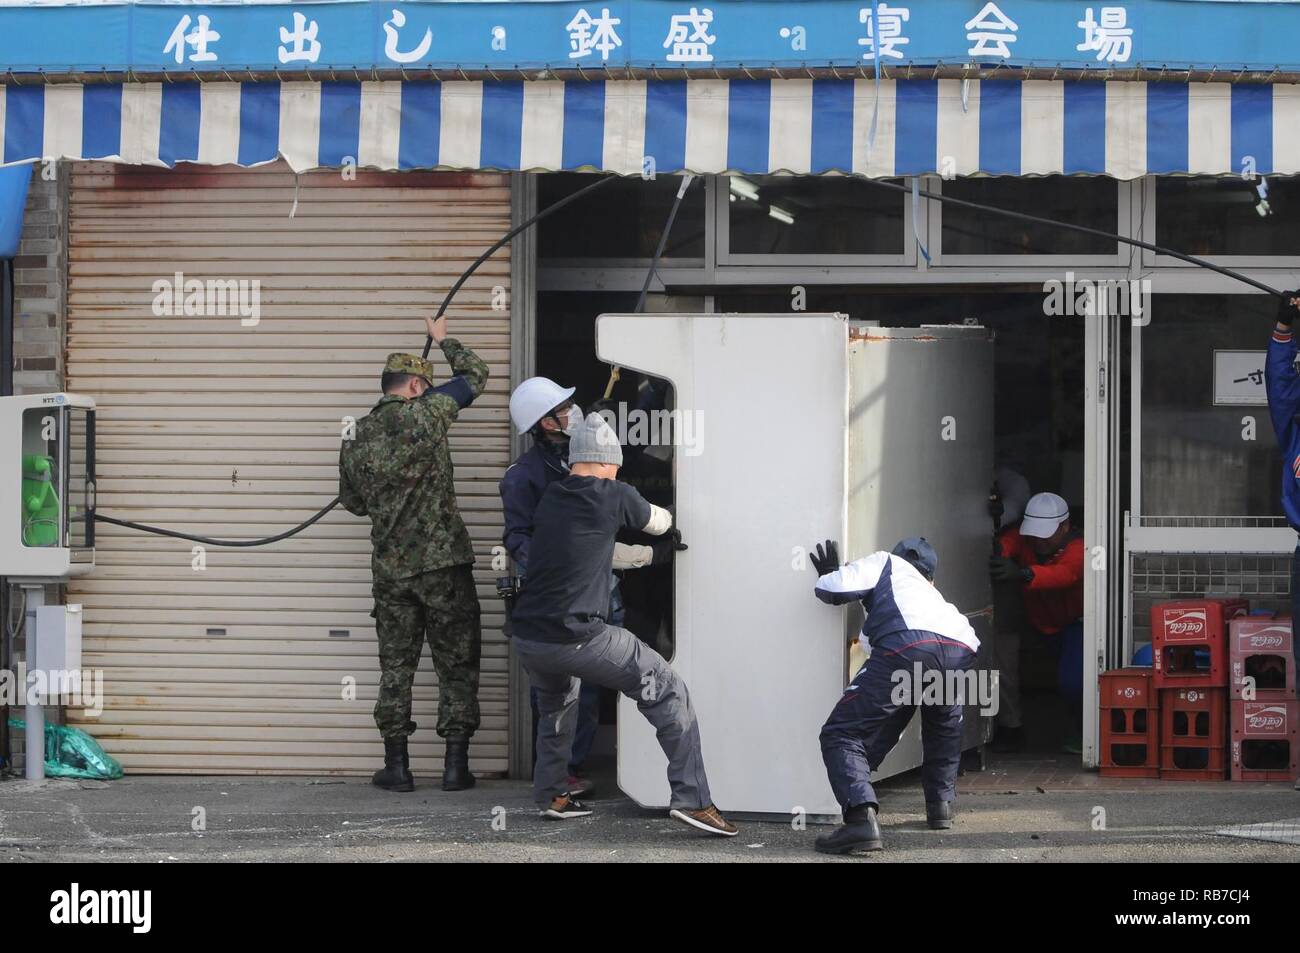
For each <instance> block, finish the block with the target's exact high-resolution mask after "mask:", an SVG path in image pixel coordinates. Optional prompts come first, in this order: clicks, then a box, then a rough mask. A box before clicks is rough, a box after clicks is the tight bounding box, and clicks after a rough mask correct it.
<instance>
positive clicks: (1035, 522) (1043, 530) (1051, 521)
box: [1020, 493, 1070, 539]
mask: <svg viewBox="0 0 1300 953" xmlns="http://www.w3.org/2000/svg"><path fill="white" fill-rule="evenodd" d="M1069 518H1070V505H1069V504H1068V503H1066V502H1065V500H1063V499H1061V498H1060V497H1059V496H1057V495H1056V494H1055V493H1035V494H1034V495H1033V496H1031V497H1030V498H1029V502H1028V503H1026V504H1025V519H1024V522H1022V523H1021V524H1020V535H1021V536H1034V537H1037V538H1038V539H1047V537H1049V536H1051V535H1052V534H1053V533H1055V532H1056V529H1057V527H1058V526H1060V525H1061V524H1062V523H1064V522H1065V521H1066V520H1068V519H1069Z"/></svg>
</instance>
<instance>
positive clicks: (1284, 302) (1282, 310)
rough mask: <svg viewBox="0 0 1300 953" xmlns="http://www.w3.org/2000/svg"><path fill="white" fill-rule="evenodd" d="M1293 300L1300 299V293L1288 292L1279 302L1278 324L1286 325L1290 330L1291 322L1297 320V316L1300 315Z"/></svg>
mask: <svg viewBox="0 0 1300 953" xmlns="http://www.w3.org/2000/svg"><path fill="white" fill-rule="evenodd" d="M1292 298H1300V291H1288V292H1286V293H1284V294H1283V295H1282V297H1281V298H1279V299H1278V302H1277V323H1278V324H1285V325H1286V326H1287V327H1288V328H1289V327H1291V322H1292V321H1294V320H1295V319H1296V316H1297V314H1300V312H1297V311H1296V308H1295V305H1293V304H1292V303H1291V299H1292Z"/></svg>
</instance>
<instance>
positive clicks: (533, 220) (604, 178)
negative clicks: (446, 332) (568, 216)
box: [420, 175, 618, 358]
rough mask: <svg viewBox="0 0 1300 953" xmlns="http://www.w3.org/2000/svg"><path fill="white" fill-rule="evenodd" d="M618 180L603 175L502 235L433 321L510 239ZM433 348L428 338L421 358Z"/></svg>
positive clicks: (458, 282) (467, 273)
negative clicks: (553, 213) (475, 273)
mask: <svg viewBox="0 0 1300 953" xmlns="http://www.w3.org/2000/svg"><path fill="white" fill-rule="evenodd" d="M617 178H618V176H616V175H603V176H601V177H600V178H598V179H597V180H596V181H595V182H593V183H591V185H584V186H583V187H582V188H580V189H578V191H576V192H574V193H573V194H572V195H566V196H565V197H564V198H562V199H560V200H559V201H558V202H552V203H551V204H550V205H548V206H546V208H544V209H542V210H541V211H540V212H538V213H537V214H536V215H534V216H533V217H532V218H530V219H528V221H526V222H524V223H523V224H522V225H516V226H515V227H514V228H512V229H510V231H508V232H506V233H505V234H504V235H502V236H501V239H500V240H499V241H498V242H496V243H495V244H494V245H493V246H492V247H491V248H489V249H488V250H487V251H485V252H484V253H483V254H481V255H479V256H478V258H477V259H475V261H474V264H472V265H470V266H469V267H468V268H466V269H465V271H464V272H463V273H462V274H461V276H460V277H459V278H457V279H456V283H455V284H454V285H452V286H451V288H450V289H449V290H448V291H447V296H446V297H445V298H443V299H442V304H441V305H440V306H439V308H438V313H437V314H435V315H434V316H433V320H435V321H437V320H438V319H439V318H441V317H442V316H443V314H444V313H446V311H447V306H448V305H449V304H451V299H452V298H454V297H455V296H456V292H457V291H459V290H460V289H461V286H462V285H464V284H465V282H467V281H469V277H470V275H472V274H474V272H476V271H478V266H479V265H481V264H483V262H485V261H487V260H488V259H489V258H491V257H492V256H493V255H495V254H496V253H497V250H498V249H500V248H501V247H502V246H503V245H505V244H506V242H508V241H510V239H512V238H514V237H515V236H516V235H518V234H519V233H520V232H522V231H523V230H524V229H525V228H530V227H531V226H533V225H536V224H537V223H538V222H540V221H541V220H542V219H544V218H546V216H548V215H550V214H551V213H552V212H558V211H559V210H560V209H562V208H564V206H566V205H568V204H569V203H570V202H574V201H577V200H578V199H580V198H582V197H583V196H584V195H586V194H587V193H588V192H593V191H595V190H596V189H598V188H600V187H601V186H602V185H605V184H606V183H608V182H613V181H614V180H616V179H617ZM432 346H433V338H432V337H427V336H426V337H425V339H424V350H423V351H421V352H420V356H421V357H425V358H427V357H428V356H429V348H430V347H432Z"/></svg>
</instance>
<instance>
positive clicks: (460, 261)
mask: <svg viewBox="0 0 1300 953" xmlns="http://www.w3.org/2000/svg"><path fill="white" fill-rule="evenodd" d="M294 198H295V180H294V176H293V174H292V173H291V172H289V171H288V169H287V168H286V167H284V166H283V165H279V164H277V165H274V166H269V167H263V168H258V169H237V168H207V167H188V168H184V167H183V168H178V169H176V170H174V171H168V170H158V169H145V168H131V167H125V166H113V165H108V164H101V163H78V164H77V165H76V166H75V167H74V172H73V178H72V182H71V206H70V214H69V219H70V241H69V244H70V256H69V287H68V383H67V386H68V389H69V390H71V391H74V392H84V393H87V394H91V395H93V396H94V397H95V398H96V399H97V400H98V402H99V415H98V441H97V447H98V477H99V506H100V508H101V509H102V510H103V511H105V512H106V513H109V514H111V515H116V516H118V517H123V518H127V519H133V520H138V521H142V522H146V523H152V524H155V525H162V526H168V527H176V528H183V529H185V530H187V531H190V532H194V533H198V534H201V535H208V536H219V537H232V536H233V537H238V536H249V537H251V536H263V535H269V534H271V533H274V532H277V531H279V530H281V529H284V528H287V527H289V526H291V525H293V524H295V523H298V522H300V521H301V520H303V519H305V518H306V517H307V516H308V515H310V514H311V513H312V512H314V511H315V510H317V509H318V508H319V507H321V506H322V505H324V503H325V502H326V501H328V500H329V499H330V498H332V497H333V496H334V495H335V494H336V493H337V491H338V483H337V473H338V471H337V461H338V449H339V442H340V436H341V420H342V418H343V417H344V416H345V415H354V416H356V417H360V416H361V415H363V414H365V413H366V412H367V411H368V410H369V408H370V407H371V406H372V405H373V403H374V402H375V400H377V399H378V396H379V394H378V386H379V384H378V380H379V373H380V370H381V367H382V362H383V359H384V357H385V355H387V354H388V353H389V352H390V351H395V350H405V351H412V350H415V351H417V353H418V348H419V347H421V346H422V344H423V340H424V339H423V331H422V324H421V322H420V318H421V317H422V316H423V315H425V314H429V313H431V312H432V310H433V309H434V308H435V307H436V305H437V303H438V302H439V301H440V300H441V298H442V295H443V294H444V293H445V291H446V289H447V288H448V287H449V286H450V284H451V282H452V281H454V280H455V278H456V277H457V276H458V275H459V274H460V273H461V272H462V271H463V269H464V268H465V267H466V266H467V265H468V264H469V263H470V262H471V261H472V260H473V259H474V258H475V257H476V256H477V255H479V254H481V253H482V251H483V250H484V249H485V248H486V247H487V246H488V245H489V244H490V243H491V242H492V241H493V240H495V239H496V238H498V237H500V235H501V234H502V233H503V232H505V231H506V229H508V228H509V225H510V190H509V180H508V179H507V178H505V177H504V176H501V175H494V174H458V173H366V172H361V173H358V174H357V175H356V178H355V180H347V179H345V178H344V177H343V176H342V175H340V174H339V173H338V172H320V173H313V174H309V175H303V176H302V177H301V189H300V192H299V193H298V206H297V211H296V213H295V214H294V216H293V217H291V216H290V209H291V207H292V206H293V203H294ZM509 266H510V262H509V255H508V250H506V251H503V252H501V253H500V254H498V255H497V256H496V257H494V258H493V259H492V260H491V261H490V262H488V263H487V264H485V265H484V266H483V267H482V268H481V269H480V270H479V272H478V273H477V275H476V276H475V277H474V278H473V279H471V280H470V282H469V284H468V285H467V286H466V287H465V288H464V289H463V290H462V291H461V292H460V294H459V295H458V296H457V299H456V302H455V303H454V304H453V306H452V309H451V312H450V315H451V328H452V332H453V334H455V335H456V336H457V337H459V338H460V339H461V340H463V341H464V342H465V343H466V344H467V345H469V346H470V347H472V348H474V349H475V350H476V351H477V352H478V353H479V354H480V355H481V356H483V358H484V359H485V360H486V361H487V362H488V363H489V365H490V366H491V370H492V378H491V381H490V383H489V385H488V391H487V393H486V394H484V395H483V397H481V398H480V399H479V400H478V401H477V402H476V403H475V405H474V406H473V407H472V408H471V409H469V410H468V411H467V412H466V413H465V414H463V415H462V417H461V419H460V420H459V421H458V422H457V424H456V425H455V427H454V428H453V430H452V447H453V458H454V461H455V465H456V490H457V493H458V495H459V500H460V506H461V510H462V512H463V514H464V516H465V521H466V523H467V524H468V525H469V528H470V533H471V535H472V536H473V539H474V543H475V548H476V551H477V552H478V555H479V562H478V567H477V568H478V582H479V587H478V588H479V598H480V601H481V603H482V605H483V610H484V617H483V622H484V658H483V666H482V670H483V675H482V690H481V693H480V699H481V701H482V708H483V727H482V729H481V730H480V732H479V734H478V735H477V736H476V739H475V744H474V746H473V748H472V755H473V767H474V768H475V770H477V771H480V772H503V771H505V770H506V766H507V764H506V758H507V752H506V744H507V740H506V721H507V719H506V705H507V685H506V681H507V674H506V673H507V669H506V646H505V642H504V639H503V638H502V635H501V623H502V615H501V606H500V602H499V600H498V599H497V598H496V594H495V586H494V585H493V579H494V575H495V574H494V573H493V572H492V571H491V569H490V567H489V558H490V553H491V548H492V547H493V546H494V545H496V544H498V543H499V542H500V538H501V512H500V505H499V500H498V497H497V490H496V484H497V480H498V479H499V478H500V475H501V473H502V471H503V470H504V468H505V466H506V465H507V464H508V463H509V455H510V434H509V429H508V427H509V423H508V415H507V409H506V401H507V393H508V388H509V359H510V316H509V310H508V308H505V307H501V300H502V299H501V298H500V297H499V296H498V299H497V301H496V304H497V306H498V307H497V309H494V308H493V303H494V302H493V293H494V289H496V288H501V289H506V288H508V286H509V274H510V273H509ZM176 272H182V273H183V274H184V276H185V278H186V279H190V278H198V279H201V280H204V281H207V280H208V279H213V280H228V279H236V280H238V279H247V280H249V281H251V280H253V279H257V280H259V281H260V282H261V316H260V323H259V324H257V325H256V326H254V327H245V326H242V325H241V321H240V318H239V317H238V316H233V315H232V316H226V317H221V316H205V317H198V316H192V317H186V316H183V315H182V316H165V315H164V316H156V315H155V314H154V312H153V307H152V303H153V301H154V297H155V293H154V290H153V283H154V282H155V281H156V280H158V279H168V280H173V281H174V275H175V273H176ZM498 295H499V293H498ZM434 350H435V352H436V350H437V349H436V348H435V349H434ZM434 356H435V359H437V360H438V361H439V362H441V357H440V356H438V355H437V354H435V355H434ZM368 533H369V523H368V522H367V521H364V520H360V519H356V518H354V517H352V516H351V515H349V514H347V513H345V512H343V511H342V510H341V509H340V510H337V511H335V512H334V513H331V514H330V515H329V516H327V517H326V518H325V519H324V520H323V521H322V522H321V523H319V524H317V525H316V526H314V527H312V528H311V529H309V530H308V531H306V532H305V533H303V534H302V535H300V536H297V537H294V538H293V539H290V540H287V541H284V542H280V543H276V544H273V545H271V546H267V547H262V548H253V549H219V548H215V547H209V548H208V549H207V552H206V558H207V568H206V569H205V570H203V571H196V570H195V569H194V568H192V565H191V563H192V558H193V557H192V555H191V544H189V543H186V542H183V541H181V540H175V539H166V538H162V537H159V536H153V535H143V534H141V533H138V532H134V531H131V530H125V529H120V528H117V527H113V526H110V525H107V524H100V526H99V531H98V540H97V561H98V567H97V568H96V570H95V572H94V573H93V574H91V575H90V576H88V577H85V578H82V579H78V580H76V581H75V583H74V584H73V585H71V586H70V587H69V588H70V591H69V596H68V598H69V601H73V602H82V603H84V605H85V630H84V633H85V664H86V666H87V667H96V668H102V669H103V670H104V677H105V695H106V704H105V711H104V714H103V715H102V717H100V718H98V719H97V720H87V719H81V720H79V722H78V723H80V724H82V725H83V726H85V727H86V728H88V729H89V730H91V732H92V733H93V734H94V735H95V736H96V737H97V738H98V739H99V740H100V741H101V742H102V743H103V745H104V747H105V748H106V749H107V750H108V751H109V752H110V753H111V754H112V755H113V756H114V757H116V758H118V759H119V760H120V761H121V762H122V764H123V766H124V767H125V768H126V770H127V771H132V772H142V773H143V772H154V773H331V774H362V773H366V772H369V771H372V770H374V768H375V767H376V766H377V763H378V762H379V761H380V760H381V758H382V752H383V749H382V746H381V744H380V741H379V736H378V734H377V732H376V730H375V726H374V722H373V720H372V717H371V709H372V707H373V705H374V699H375V693H376V689H377V685H378V678H379V667H378V661H377V659H376V648H375V633H374V627H373V620H372V619H371V617H370V614H369V613H370V608H371V601H370V570H369V558H370V542H369V538H368ZM223 631H224V634H222V632H223ZM342 633H346V635H344V634H342ZM349 676H351V677H354V678H355V679H356V699H355V700H353V701H349V700H345V698H344V697H343V696H344V683H345V679H346V678H347V677H349ZM436 703H437V686H436V678H435V676H434V674H433V668H432V665H431V663H430V660H429V657H428V650H427V649H426V650H425V653H424V659H423V661H422V663H421V667H420V671H419V674H418V676H417V678H416V687H415V713H414V718H415V720H416V721H417V722H418V723H419V725H420V728H419V730H418V731H417V732H416V734H415V737H414V739H413V740H414V746H413V748H412V751H411V757H412V769H413V770H414V771H416V772H417V773H423V774H425V775H426V776H427V775H428V774H429V773H431V772H433V771H434V770H435V768H436V770H438V771H440V770H441V756H442V746H441V740H440V739H439V738H438V737H437V735H436V734H435V733H434V730H433V729H434V724H435V711H436ZM435 759H437V760H435Z"/></svg>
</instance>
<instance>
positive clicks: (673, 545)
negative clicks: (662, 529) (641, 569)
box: [650, 526, 689, 566]
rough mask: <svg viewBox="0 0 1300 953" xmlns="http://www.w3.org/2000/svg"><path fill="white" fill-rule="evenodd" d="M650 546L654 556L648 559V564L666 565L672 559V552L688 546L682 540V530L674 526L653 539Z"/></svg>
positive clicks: (677, 551)
mask: <svg viewBox="0 0 1300 953" xmlns="http://www.w3.org/2000/svg"><path fill="white" fill-rule="evenodd" d="M650 548H651V549H652V550H653V551H654V558H652V559H651V560H650V565H651V566H666V565H668V563H670V562H672V561H673V553H679V552H681V551H682V550H684V549H688V548H689V547H688V546H687V545H686V544H685V543H683V542H682V531H681V530H679V529H677V527H675V526H674V527H673V528H672V529H670V530H669V531H668V532H666V533H664V534H663V536H661V537H660V538H659V539H657V540H655V542H654V544H653V545H652V546H651V547H650Z"/></svg>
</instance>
